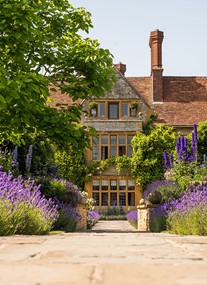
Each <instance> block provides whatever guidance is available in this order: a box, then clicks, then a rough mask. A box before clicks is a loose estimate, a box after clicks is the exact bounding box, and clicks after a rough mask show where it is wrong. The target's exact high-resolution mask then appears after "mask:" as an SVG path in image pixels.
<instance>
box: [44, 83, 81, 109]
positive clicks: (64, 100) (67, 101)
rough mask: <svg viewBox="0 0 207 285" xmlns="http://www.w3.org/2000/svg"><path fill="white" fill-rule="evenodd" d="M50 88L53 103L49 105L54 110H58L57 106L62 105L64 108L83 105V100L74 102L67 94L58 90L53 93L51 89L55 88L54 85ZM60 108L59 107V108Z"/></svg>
mask: <svg viewBox="0 0 207 285" xmlns="http://www.w3.org/2000/svg"><path fill="white" fill-rule="evenodd" d="M49 88H50V97H49V99H51V102H49V105H50V106H51V107H53V108H56V104H61V105H62V106H63V107H64V106H71V105H76V104H81V103H82V101H83V100H81V99H79V100H77V101H73V99H72V98H71V97H70V96H69V95H68V94H66V93H62V92H61V91H60V89H58V88H56V90H57V91H56V92H55V91H52V90H51V88H54V87H53V86H52V85H51V86H50V87H49ZM58 108H59V107H58Z"/></svg>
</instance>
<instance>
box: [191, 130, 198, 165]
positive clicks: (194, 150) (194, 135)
mask: <svg viewBox="0 0 207 285" xmlns="http://www.w3.org/2000/svg"><path fill="white" fill-rule="evenodd" d="M191 152H192V154H191V159H192V160H196V158H197V141H196V134H195V133H194V132H192V151H191Z"/></svg>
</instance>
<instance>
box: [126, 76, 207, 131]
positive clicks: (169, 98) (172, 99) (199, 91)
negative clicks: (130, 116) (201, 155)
mask: <svg viewBox="0 0 207 285" xmlns="http://www.w3.org/2000/svg"><path fill="white" fill-rule="evenodd" d="M127 80H128V81H129V82H130V83H131V84H132V85H133V86H134V87H135V88H136V90H137V92H138V93H139V94H140V95H141V96H143V97H144V98H145V100H146V101H147V102H148V103H149V104H150V105H151V106H152V107H154V110H155V112H156V113H157V115H158V120H157V123H163V124H165V125H170V126H192V125H193V124H195V123H198V122H200V121H207V78H206V77H163V102H159V103H156V102H155V103H153V96H152V83H151V80H152V78H151V77H148V78H147V77H146V78H144V79H143V77H127ZM144 85H145V86H144Z"/></svg>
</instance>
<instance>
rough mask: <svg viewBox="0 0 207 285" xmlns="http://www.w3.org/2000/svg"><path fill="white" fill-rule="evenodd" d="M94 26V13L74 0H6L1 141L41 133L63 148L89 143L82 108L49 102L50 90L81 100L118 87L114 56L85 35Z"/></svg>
mask: <svg viewBox="0 0 207 285" xmlns="http://www.w3.org/2000/svg"><path fill="white" fill-rule="evenodd" d="M89 28H92V23H91V15H90V13H88V12H86V11H85V9H84V8H74V7H73V6H72V5H71V4H70V3H69V1H68V0H58V1H57V0H0V111H1V112H0V143H1V142H3V141H5V140H10V141H12V142H14V143H18V144H20V143H21V137H22V135H23V134H25V133H32V132H35V131H41V132H42V133H44V134H45V137H48V138H50V139H52V140H54V141H55V142H56V143H58V144H59V145H61V146H64V145H67V144H68V142H70V144H71V145H73V146H74V147H76V148H78V147H79V145H81V147H82V146H85V145H88V143H89V141H88V135H89V132H90V130H89V129H87V128H86V127H83V126H80V125H78V122H79V121H80V116H81V112H82V106H75V105H74V106H69V107H68V108H64V109H60V110H57V109H55V108H52V107H50V106H49V105H48V98H49V89H50V88H53V89H54V88H55V89H56V88H58V89H60V90H61V92H64V93H66V94H68V96H70V97H71V98H72V99H73V100H74V101H75V100H77V99H82V100H84V99H90V98H91V97H92V96H93V95H95V96H101V95H103V94H104V92H105V91H106V90H110V88H111V87H112V84H113V80H114V69H113V67H112V55H111V54H110V52H109V50H107V49H102V48H100V46H99V43H98V41H97V40H91V39H89V38H87V37H86V38H84V37H83V36H81V35H80V34H83V32H85V33H86V34H87V33H88V31H89ZM51 83H52V86H51V85H50V84H51ZM48 86H50V87H49V88H48ZM83 138H84V139H83Z"/></svg>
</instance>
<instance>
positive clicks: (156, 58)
mask: <svg viewBox="0 0 207 285" xmlns="http://www.w3.org/2000/svg"><path fill="white" fill-rule="evenodd" d="M163 38H164V33H163V32H161V31H159V30H155V31H152V32H151V33H150V40H149V46H150V48H151V76H152V92H153V94H152V95H153V102H163V90H162V73H163V68H162V41H163Z"/></svg>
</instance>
